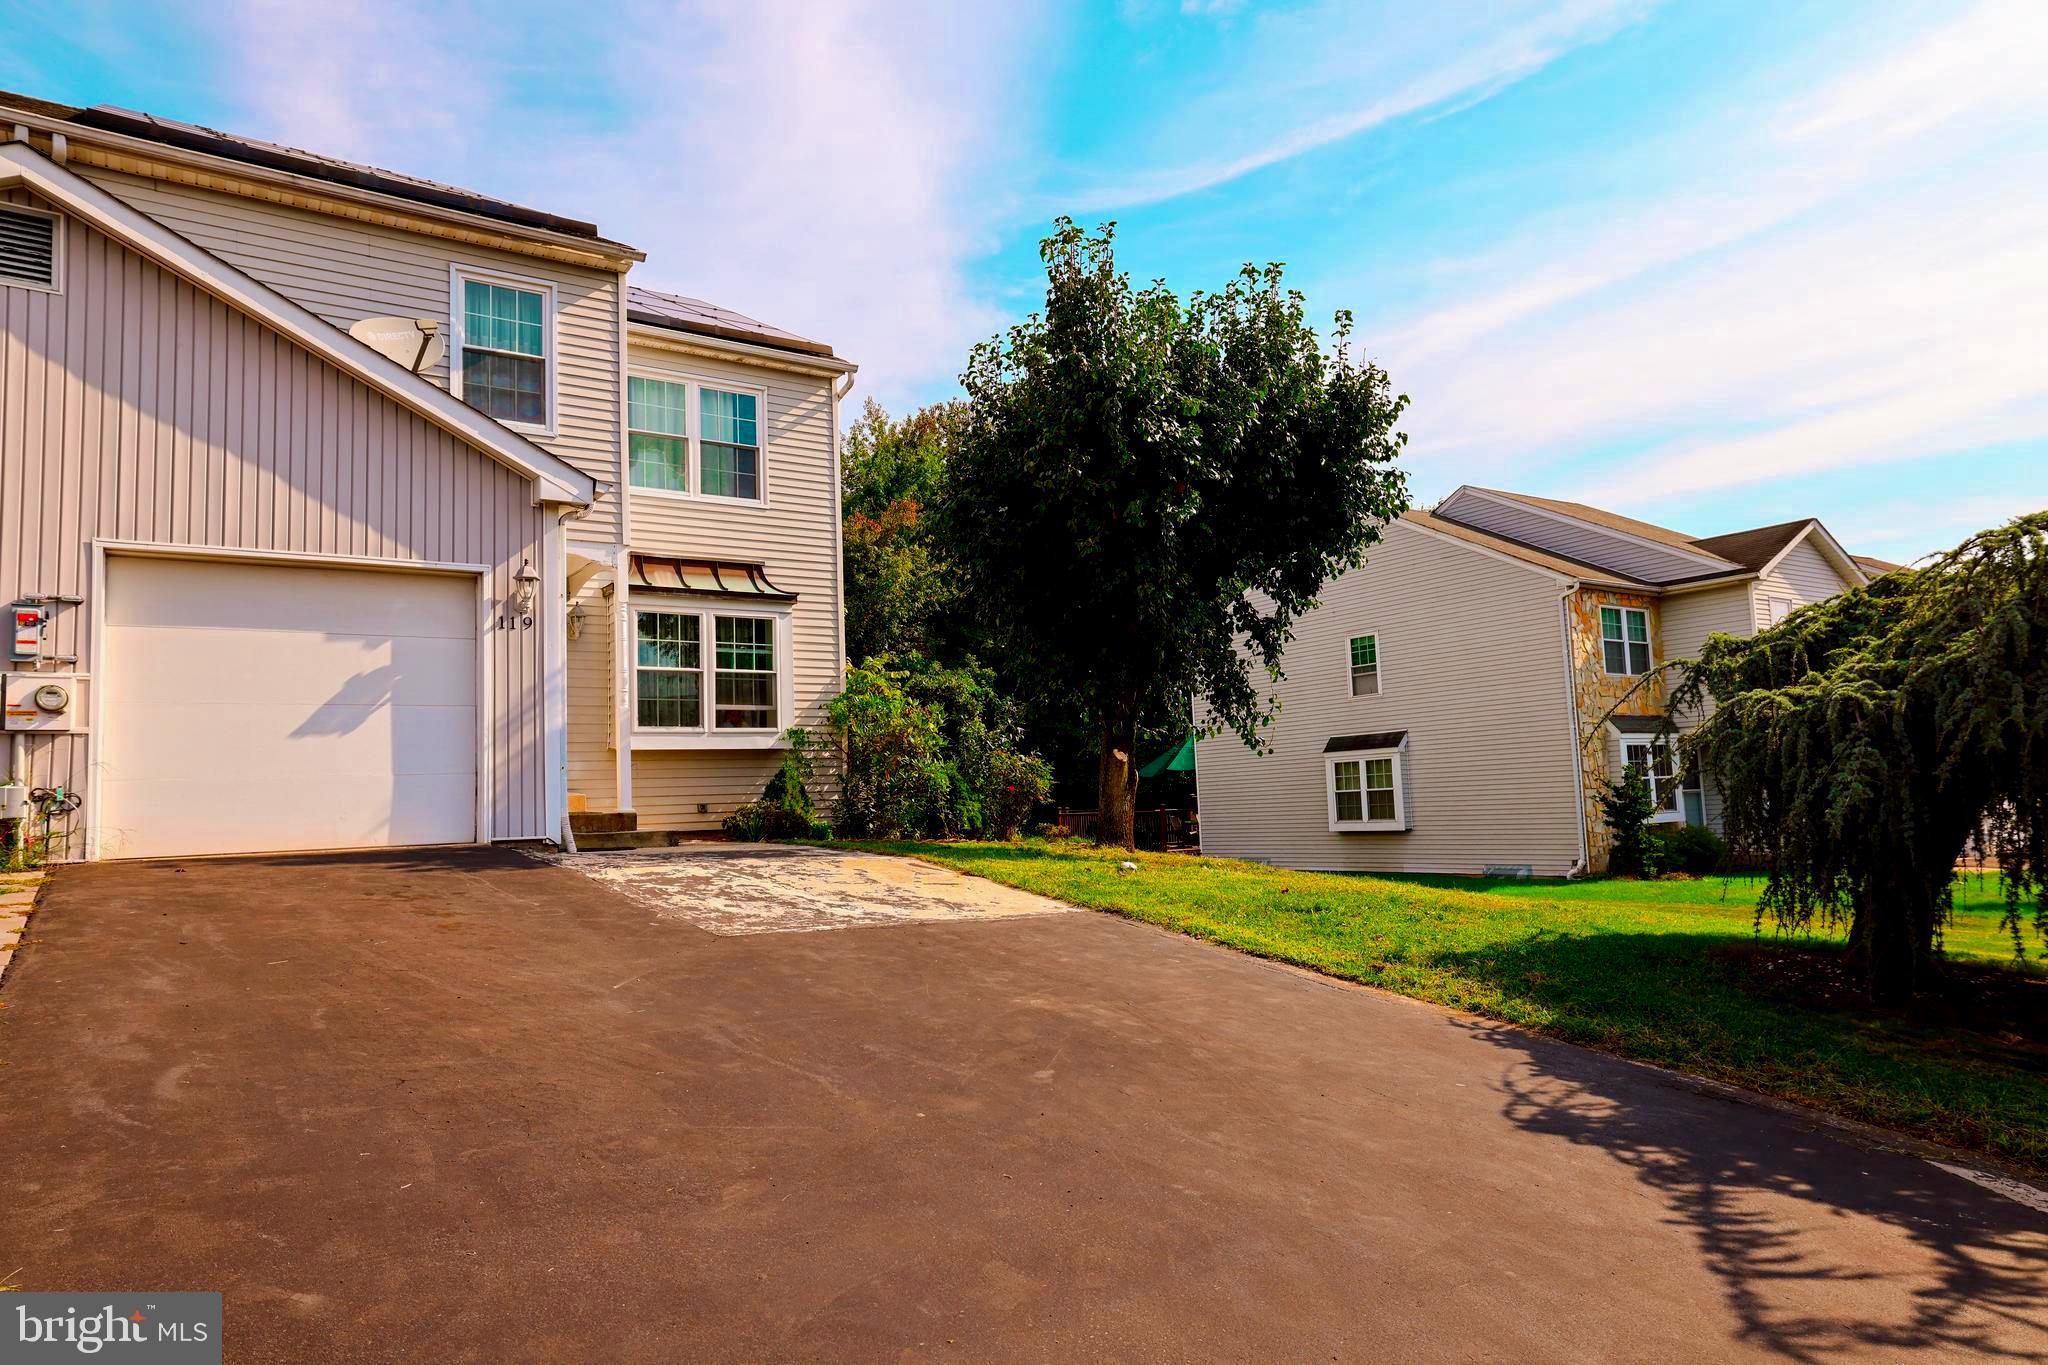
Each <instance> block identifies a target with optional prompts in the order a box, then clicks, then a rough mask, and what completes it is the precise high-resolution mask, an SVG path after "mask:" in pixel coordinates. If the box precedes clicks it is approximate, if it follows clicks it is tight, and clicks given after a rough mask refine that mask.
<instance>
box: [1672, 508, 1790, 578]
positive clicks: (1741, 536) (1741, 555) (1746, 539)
mask: <svg viewBox="0 0 2048 1365" xmlns="http://www.w3.org/2000/svg"><path fill="white" fill-rule="evenodd" d="M1817 525H1819V523H1818V522H1816V521H1815V520H1814V519H1813V518H1812V517H1804V518H1802V519H1800V520H1798V521H1781V522H1779V523H1778V524H1777V525H1775V526H1759V527H1757V528H1756V529H1755V530H1751V531H1731V532H1729V533H1728V534H1727V535H1720V536H1708V537H1707V538H1706V539H1705V540H1699V541H1694V542H1693V543H1694V544H1696V545H1698V546H1699V547H1700V548H1701V549H1702V550H1706V551H1708V552H1710V553H1712V554H1717V555H1719V556H1720V557H1721V558H1723V559H1729V560H1733V561H1734V562H1735V563H1737V564H1740V565H1741V566H1742V567H1743V568H1745V569H1761V568H1763V567H1764V565H1766V564H1769V563H1770V562H1771V561H1772V560H1774V559H1776V558H1777V557H1778V556H1779V555H1781V554H1783V553H1784V552H1785V551H1786V550H1787V549H1789V548H1791V545H1792V542H1793V541H1795V540H1797V539H1799V537H1800V536H1802V535H1804V534H1806V532H1807V531H1808V530H1809V529H1811V528H1812V527H1814V526H1817Z"/></svg>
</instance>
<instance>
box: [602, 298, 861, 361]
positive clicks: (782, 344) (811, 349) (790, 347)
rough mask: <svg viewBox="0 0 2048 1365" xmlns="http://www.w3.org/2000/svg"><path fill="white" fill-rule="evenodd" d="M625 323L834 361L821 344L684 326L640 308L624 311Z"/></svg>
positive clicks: (706, 324)
mask: <svg viewBox="0 0 2048 1365" xmlns="http://www.w3.org/2000/svg"><path fill="white" fill-rule="evenodd" d="M626 320H627V321H628V322H637V323H639V324H640V325H641V326H643V327H659V328H660V329H661V330H663V331H664V332H686V333H689V334H692V335H695V336H705V337H711V338H712V339H713V340H716V341H737V342H740V343H742V344H743V345H747V346H763V347H766V348H767V349H769V350H771V351H788V352H790V353H791V354H792V355H807V356H815V357H817V358H818V359H820V360H837V359H838V358H839V357H837V356H835V355H833V354H832V348H831V347H830V346H827V345H826V344H825V343H824V342H822V341H805V340H803V339H801V338H795V337H786V336H777V335H775V334H773V333H765V332H750V331H747V330H746V329H745V328H743V327H722V326H720V325H719V324H717V323H715V322H684V321H682V320H681V319H680V318H673V317H667V316H665V315H663V314H660V313H650V312H647V311H646V310H644V309H640V308H628V309H627V310H626Z"/></svg>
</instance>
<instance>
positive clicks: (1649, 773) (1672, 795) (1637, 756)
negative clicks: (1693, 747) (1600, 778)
mask: <svg viewBox="0 0 2048 1365" xmlns="http://www.w3.org/2000/svg"><path fill="white" fill-rule="evenodd" d="M1621 760H1622V762H1623V763H1624V764H1626V765H1627V766H1629V767H1631V768H1636V769H1638V770H1640V771H1641V772H1642V774H1643V776H1644V777H1645V778H1646V779H1647V780H1648V781H1649V784H1650V796H1651V798H1652V799H1653V800H1654V801H1655V802H1656V809H1655V810H1654V811H1653V812H1652V814H1651V816H1650V819H1651V820H1653V821H1664V822H1669V821H1678V820H1683V819H1685V818H1686V813H1685V809H1684V807H1683V806H1682V805H1681V803H1680V792H1681V790H1682V784H1681V782H1680V780H1679V776H1678V771H1677V754H1676V753H1675V752H1674V750H1673V748H1672V744H1671V741H1670V740H1669V739H1667V738H1643V739H1630V740H1628V741H1626V742H1625V743H1624V744H1623V745H1622V752H1621Z"/></svg>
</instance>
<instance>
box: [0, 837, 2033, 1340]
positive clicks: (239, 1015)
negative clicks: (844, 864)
mask: <svg viewBox="0 0 2048 1365" xmlns="http://www.w3.org/2000/svg"><path fill="white" fill-rule="evenodd" d="M36 922H37V934H36V939H37V941H36V942H35V943H33V944H32V945H31V946H30V947H29V948H27V949H26V950H25V951H24V953H23V954H22V955H21V956H20V957H19V958H18V959H17V961H16V963H15V971H14V973H13V975H12V978H11V979H10V982H9V985H8V989H7V992H6V1005H7V1008H6V1009H4V1010H0V1130H4V1141H5V1144H6V1150H7V1154H8V1171H7V1179H6V1184H5V1186H4V1192H0V1281H6V1282H11V1283H14V1284H18V1285H19V1286H21V1287H22V1288H24V1289H31V1290H34V1289H66V1290H89V1289H114V1288H129V1289H134V1288H159V1289H162V1288H176V1289H217V1290H221V1291H223V1292H224V1293H225V1295H226V1309H227V1315H226V1340H227V1356H228V1359H230V1360H234V1361H258V1362H271V1361H277V1362H284V1361H292V1362H297V1361H308V1360H348V1361H385V1360H432V1361H437V1362H438V1361H500V1360H542V1361H592V1360H602V1361H663V1362H668V1361H679V1360H690V1361H696V1360H724V1359H733V1360H787V1359H806V1360H808V1359H826V1360H925V1359H933V1360H955V1359H958V1360H1033V1361H1038V1360H1048V1359H1052V1360H1063V1361H1064V1360H1095V1359H1126V1360H1232V1361H1243V1360H1287V1361H1297V1360H1311V1359H1322V1360H1330V1359H1337V1360H1361V1359H1394V1360H1457V1361H1465V1360H1512V1361H1552V1360H1613V1361H1649V1360H1658V1361H1663V1360H1733V1359H1772V1358H1778V1359H1783V1358H1790V1359H1796V1360H1802V1361H1835V1360H1850V1359H1904V1358H1907V1357H1924V1358H1940V1359H1944V1360H1955V1359H1965V1360H1967V1359H1985V1360H1989V1359H2027V1358H2040V1357H2042V1356H2043V1355H2044V1354H2048V1216H2044V1215H2043V1214H2041V1213H2039V1212H2036V1211H2034V1210H2031V1209H2028V1208H2025V1207H2023V1206H2021V1205H2020V1204H2017V1203H2015V1202H2013V1201H2011V1200H2008V1199H2005V1198H2002V1197H2000V1196H1999V1195H1997V1194H1994V1193H1992V1192H1990V1191H1987V1190H1984V1189H1981V1188H1979V1187H1978V1186H1976V1185H1974V1184H1972V1183H1970V1182H1969V1181H1967V1180H1964V1179H1960V1178H1958V1177H1956V1176H1954V1175H1951V1174H1949V1173H1947V1172H1944V1171H1941V1170H1938V1169H1936V1168H1935V1167H1934V1166H1932V1165H1930V1164H1929V1163H1927V1162H1925V1161H1922V1160H1919V1159H1917V1158H1914V1157H1911V1156H1907V1155H1903V1154H1899V1153H1893V1152H1884V1151H1873V1150H1867V1149H1865V1148H1862V1147H1857V1146H1852V1145H1849V1144H1848V1143H1845V1142H1844V1141H1842V1140H1841V1139H1840V1138H1839V1137H1837V1136H1836V1135H1834V1134H1833V1133H1831V1132H1829V1131H1827V1130H1823V1129H1816V1128H1814V1127H1812V1126H1810V1125H1808V1124H1806V1123H1803V1122H1801V1121H1800V1120H1799V1119H1797V1118H1796V1117H1792V1116H1788V1115H1785V1114H1781V1113H1778V1112H1775V1111H1772V1110H1766V1109H1759V1108H1756V1107H1753V1106H1751V1105H1748V1104H1745V1103H1741V1102H1737V1101H1731V1100H1729V1099H1726V1098H1722V1097H1717V1096H1715V1095H1709V1094H1702V1093H1700V1092H1699V1091H1697V1090H1696V1089H1694V1088H1691V1087H1688V1086H1686V1085H1684V1084H1682V1083H1679V1082H1678V1081H1676V1080H1674V1079H1673V1078H1671V1077H1669V1076H1666V1075H1664V1074H1662V1073H1659V1072H1656V1071H1652V1070H1649V1069H1647V1068H1643V1067H1637V1066H1632V1065H1630V1064H1628V1063H1625V1062H1620V1061H1617V1060H1615V1059H1613V1058H1610V1057H1605V1056H1601V1055H1599V1054H1596V1053H1591V1052H1586V1051H1583V1050H1581V1049H1578V1048H1574V1047H1569V1046H1566V1045H1563V1044H1559V1043H1553V1042H1550V1041H1547V1040H1545V1039H1541V1038H1535V1037H1531V1036H1530V1035H1528V1034H1524V1033H1520V1032H1517V1031H1515V1030H1513V1029H1508V1028H1500V1027H1496V1026H1493V1025H1489V1024H1486V1023H1483V1022H1480V1021H1476V1020H1473V1019H1469V1018H1462V1017H1459V1016H1456V1015H1452V1014H1448V1013H1445V1012H1443V1011H1441V1010H1437V1009H1433V1008H1430V1007H1428V1006H1423V1005H1418V1004H1414V1003H1412V1002H1408V1001H1403V1000H1399V999H1396V998H1393V997H1389V996H1384V995H1380V994H1377V993H1375V992H1371V991H1367V990H1361V989H1356V988H1350V987H1343V986H1338V985H1335V984H1332V983H1329V982H1326V981H1323V980H1320V979H1317V978H1313V977H1310V976H1307V975H1305V974H1302V973H1299V972H1293V971H1289V970H1285V969H1281V968H1276V967H1273V966H1270V965H1268V964H1265V963H1261V962H1259V961H1256V960H1254V959H1252V958H1248V957H1244V956H1240V955H1237V954H1234V953H1231V952H1229V951H1227V950H1224V949H1220V948H1215V947H1211V946H1208V945H1205V944H1201V943H1197V942H1194V941H1192V940H1189V939H1185V938H1180V937H1176V936H1174V935H1171V934H1168V933H1164V932H1162V931H1159V930H1156V929H1152V928H1149V927H1146V926H1143V925H1138V924H1133V923H1129V922H1127V921H1123V920H1118V919H1114V918H1110V917H1108V916H1104V915H1097V914H1091V913H1068V914H1048V915H1027V916H1020V917H1012V918H1001V919H990V920H960V919H948V920H942V921H939V922H934V923H922V924H902V925H897V926H894V927H890V928H886V929H859V930H853V931H849V932H844V933H790V934H773V933H768V934H762V933H756V934H743V935H719V934H711V933H707V932H704V931H703V930H701V929H699V928H697V927H696V926H694V925H693V924H691V923H690V922H688V921H687V920H684V919H679V918H675V917H671V916H664V915H660V914H652V913H649V910H648V908H647V907H646V906H645V905H643V904H641V903H639V902H636V901H633V900H629V899H627V898H625V897H623V896H621V895H619V894H617V893H616V892H614V891H612V890H610V889H608V888H607V887H605V886H604V885H601V884H599V883H598V882H596V881H593V880H592V879H590V878H588V877H585V876H583V875H582V874H581V873H578V872H574V871H571V870H569V869H566V868H561V867H554V866H548V865H545V864H543V863H540V862H536V861H534V860H531V859H528V858H525V857H522V856H519V855H515V854H510V853H502V852H492V851H464V852H445V853H397V854H391V855H386V856H376V855H368V856H359V857H330V858H318V857H285V858H260V859H246V860H236V861H221V862H189V863H183V864H180V863H149V864H125V865H124V864H106V865H99V866H93V867H86V868H75V869H67V870H65V871H64V872H62V873H61V874H59V875H58V876H57V877H56V878H55V879H54V884H53V885H52V887H51V889H50V891H49V893H48V894H47V896H46V897H45V899H44V902H43V907H42V908H41V909H40V910H39V911H38V912H37V917H36ZM17 1267H18V1269H17Z"/></svg>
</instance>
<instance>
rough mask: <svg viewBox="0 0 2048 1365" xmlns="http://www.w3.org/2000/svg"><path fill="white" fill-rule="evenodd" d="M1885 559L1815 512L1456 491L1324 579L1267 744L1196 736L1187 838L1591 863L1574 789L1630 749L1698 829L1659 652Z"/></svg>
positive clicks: (1561, 867) (1547, 866) (1267, 858)
mask: <svg viewBox="0 0 2048 1365" xmlns="http://www.w3.org/2000/svg"><path fill="white" fill-rule="evenodd" d="M1893 567H1896V566H1893V565H1888V564H1885V563H1883V562H1882V561H1879V560H1871V559H1862V560H1859V559H1857V558H1855V557H1853V556H1850V555H1848V554H1847V553H1845V552H1844V551H1843V550H1842V548H1841V547H1840V546H1839V545H1838V544H1836V542H1835V540H1834V538H1833V537H1832V536H1831V535H1829V534H1828V532H1827V530H1826V528H1825V527H1823V526H1822V525H1821V524H1820V523H1819V522H1818V521H1811V520H1807V521H1797V522H1788V523H1785V524H1783V525H1778V526H1768V527H1760V528H1758V529H1756V530H1753V531H1744V532H1738V533H1736V534H1733V535H1727V536H1716V537H1710V538H1705V539H1700V538H1694V537H1690V536H1686V535H1683V534H1681V533H1679V532H1676V531H1671V530H1669V529H1667V528H1664V527H1659V526H1653V525H1651V524H1649V523H1647V522H1639V521H1635V520H1632V519H1630V518H1626V517H1620V516H1617V515H1615V514H1613V513H1610V512H1605V511H1602V510H1600V509H1598V508H1592V507H1587V506H1584V505H1582V504H1578V503H1567V502H1558V501H1555V500H1552V499H1546V498H1535V497H1530V496H1528V495H1524V494H1514V493H1503V492H1499V491H1497V490H1492V489H1481V488H1472V487H1466V488H1461V489H1459V490H1458V491H1457V492H1456V493H1454V494H1452V495H1451V496H1450V497H1448V498H1446V499H1445V500H1444V501H1443V502H1442V503H1440V504H1438V506H1437V507H1436V508H1435V510H1434V511H1430V512H1422V511H1416V512H1410V513H1408V514H1407V515H1405V516H1403V517H1402V518H1401V519H1400V520H1398V521H1396V522H1394V523H1392V524H1390V525H1389V526H1387V527H1386V528H1385V536H1384V540H1383V542H1382V543H1381V544H1380V545H1378V546H1376V547H1375V548H1374V549H1373V550H1372V552H1371V554H1370V556H1369V559H1368V561H1367V563H1366V564H1365V565H1364V566H1363V567H1362V568H1360V569H1356V570H1353V571H1351V572H1349V573H1346V574H1344V575H1343V576H1341V577H1339V578H1338V579H1336V580H1334V581H1333V582H1331V583H1329V584H1328V585H1326V586H1325V588H1324V590H1323V593H1322V597H1321V602H1320V604H1319V605H1318V606H1317V608H1316V609H1315V610H1314V611H1312V612H1310V613H1309V614H1308V615H1307V616H1305V617H1304V618H1303V619H1302V620H1301V622H1300V623H1299V625H1298V627H1297V629H1296V632H1295V637H1294V640H1293V641H1292V642H1291V643H1290V645H1289V646H1288V650H1287V654H1286V658H1285V660H1284V662H1283V670H1284V677H1283V679H1282V680H1281V681H1280V682H1279V683H1278V684H1277V685H1276V688H1275V693H1274V696H1275V700H1276V701H1277V702H1278V704H1279V705H1278V713H1277V715H1276V717H1275V719H1274V721H1273V723H1272V725H1271V726H1270V727H1269V729H1268V730H1267V731H1266V734H1265V739H1266V741H1267V744H1266V747H1267V749H1268V752H1265V753H1254V752H1253V751H1252V750H1250V749H1248V748H1246V747H1245V746H1244V745H1243V744H1241V743H1239V742H1238V741H1237V739H1236V738H1234V737H1232V736H1229V735H1222V736H1216V737H1210V738H1204V739H1202V740H1200V741H1199V742H1198V743H1197V745H1196V764H1197V773H1198V781H1199V784H1200V791H1201V800H1202V847H1203V850H1204V851H1205V852H1208V853H1213V854H1217V855H1220V856H1224V857H1236V858H1250V859H1255V860H1258V861H1263V862H1272V863H1278V864H1281V865H1283V866H1288V867H1301V868H1318V869H1335V870H1348V871H1399V872H1452V873H1472V874H1481V873H1502V874H1510V875H1533V876H1566V875H1573V874H1576V873H1579V872H1584V871H1588V870H1592V871H1599V870H1602V869H1604V868H1605V866H1606V862H1607V855H1608V847H1607V845H1608V831H1607V829H1606V826H1605V823H1604V822H1603V820H1602V819H1601V815H1600V810H1599V806H1598V803H1597V801H1595V800H1594V798H1593V793H1594V792H1595V791H1596V790H1597V786H1598V784H1599V783H1601V782H1603V781H1606V780H1608V779H1609V778H1610V777H1611V776H1612V775H1613V774H1615V773H1616V772H1618V771H1619V770H1620V768H1621V767H1622V765H1623V764H1625V763H1628V762H1638V763H1641V764H1643V765H1644V766H1645V767H1646V769H1647V770H1649V771H1650V772H1651V773H1652V774H1653V780H1654V781H1655V783H1656V785H1657V787H1658V794H1659V797H1660V799H1661V801H1662V803H1663V809H1662V810H1661V811H1660V813H1659V815H1658V816H1657V817H1656V818H1657V819H1659V820H1669V821H1687V822H1691V823H1695V824H1706V825H1709V826H1718V825H1719V823H1720V801H1719V797H1718V794H1717V793H1716V792H1715V790H1714V787H1713V783H1712V780H1711V774H1709V775H1708V776H1707V780H1705V781H1704V782H1699V783H1693V784H1688V783H1687V782H1685V781H1684V780H1683V779H1682V778H1681V777H1678V776H1676V775H1674V774H1673V773H1672V772H1671V766H1672V765H1671V763H1670V760H1669V748H1668V745H1667V744H1666V743H1665V741H1664V739H1663V735H1664V734H1665V733H1666V732H1667V726H1666V723H1665V719H1664V716H1665V711H1666V698H1665V695H1664V686H1663V680H1662V677H1661V675H1659V674H1658V672H1657V669H1658V666H1659V665H1661V664H1663V663H1664V662H1666V661H1667V660H1669V659H1673V658H1687V657H1693V656H1696V655H1697V653H1698V652H1699V650H1700V648H1701V646H1702V645H1704V644H1705V642H1706V639H1707V637H1708V636H1709V635H1711V634H1713V633H1714V632H1716V631H1720V632H1726V633H1730V634H1737V635H1746V634H1752V633H1754V632H1755V631H1756V630H1758V629H1761V628H1763V627H1765V626H1768V625H1769V624H1771V623H1772V622H1773V621H1775V620H1780V619H1783V617H1784V615H1785V614H1786V613H1787V612H1789V611H1791V610H1795V609H1796V608H1798V607H1800V606H1804V605H1806V604H1808V603H1811V602H1817V601H1821V600H1823V599H1825V598H1827V597H1831V596H1833V595H1834V594H1836V593H1839V592H1842V591H1843V590H1845V589H1846V588H1849V587H1853V586H1858V585H1861V584H1863V583H1866V582H1868V581H1869V578H1870V577H1871V576H1872V575H1873V574H1875V573H1879V572H1883V571H1885V570H1887V569H1890V568H1893ZM1200 719H1201V717H1200V716H1199V715H1198V716H1197V720H1198V722H1199V720H1200ZM1698 720H1699V717H1697V716H1684V715H1681V716H1675V717H1672V722H1673V723H1674V724H1675V725H1676V726H1677V727H1678V728H1680V729H1683V728H1685V727H1687V726H1688V725H1692V724H1697V723H1698Z"/></svg>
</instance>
